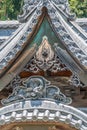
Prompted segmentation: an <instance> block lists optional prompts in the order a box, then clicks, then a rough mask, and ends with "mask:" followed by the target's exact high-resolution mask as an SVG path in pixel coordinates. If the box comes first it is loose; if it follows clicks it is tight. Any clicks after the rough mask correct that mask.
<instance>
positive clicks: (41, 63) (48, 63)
mask: <svg viewBox="0 0 87 130" xmlns="http://www.w3.org/2000/svg"><path fill="white" fill-rule="evenodd" d="M24 70H25V71H30V72H33V73H37V72H39V71H40V70H43V71H47V70H49V71H51V72H54V73H56V72H58V71H64V70H68V68H67V67H66V66H65V65H64V64H63V63H62V61H61V60H60V59H59V58H58V56H57V55H56V54H55V53H54V51H53V50H52V48H51V45H50V44H49V42H48V38H47V37H46V36H44V37H43V40H42V43H41V45H40V47H39V49H38V51H37V53H36V55H35V56H34V57H33V59H32V60H31V61H30V62H29V63H28V64H27V65H26V67H25V68H24Z"/></svg>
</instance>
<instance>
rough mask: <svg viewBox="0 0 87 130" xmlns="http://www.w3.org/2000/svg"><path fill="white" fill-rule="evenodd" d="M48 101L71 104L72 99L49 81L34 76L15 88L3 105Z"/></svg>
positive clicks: (3, 101)
mask: <svg viewBox="0 0 87 130" xmlns="http://www.w3.org/2000/svg"><path fill="white" fill-rule="evenodd" d="M36 99H40V100H41V99H47V100H52V101H55V102H56V103H64V104H70V103H71V102H72V100H71V98H67V97H66V96H65V95H64V94H63V93H61V92H60V89H59V88H58V87H56V86H53V85H51V84H50V82H49V81H48V80H46V79H45V78H43V77H41V76H32V77H30V78H28V79H27V80H25V81H23V83H22V85H21V86H17V87H16V88H14V90H13V93H12V94H11V95H10V96H9V97H8V98H7V99H3V100H2V104H3V105H7V104H11V103H14V102H17V101H25V100H36Z"/></svg>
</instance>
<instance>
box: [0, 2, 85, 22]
mask: <svg viewBox="0 0 87 130" xmlns="http://www.w3.org/2000/svg"><path fill="white" fill-rule="evenodd" d="M23 1H24V0H2V1H0V19H2V20H5V19H17V15H18V14H19V13H20V12H21V9H22V8H21V7H22V5H23ZM69 3H70V7H71V11H72V12H75V13H76V15H77V17H87V0H69Z"/></svg>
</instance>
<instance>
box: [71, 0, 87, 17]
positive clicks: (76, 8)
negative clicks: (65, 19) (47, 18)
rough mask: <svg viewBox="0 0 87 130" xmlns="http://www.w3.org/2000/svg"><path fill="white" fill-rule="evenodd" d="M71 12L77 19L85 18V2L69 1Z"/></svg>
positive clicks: (86, 8)
mask: <svg viewBox="0 0 87 130" xmlns="http://www.w3.org/2000/svg"><path fill="white" fill-rule="evenodd" d="M69 2H70V7H71V10H72V12H75V13H76V16H77V17H87V0H69Z"/></svg>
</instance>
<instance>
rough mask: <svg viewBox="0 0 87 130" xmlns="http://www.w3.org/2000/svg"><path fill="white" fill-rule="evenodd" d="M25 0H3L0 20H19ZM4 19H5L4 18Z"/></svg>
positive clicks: (0, 8) (0, 5)
mask: <svg viewBox="0 0 87 130" xmlns="http://www.w3.org/2000/svg"><path fill="white" fill-rule="evenodd" d="M22 5H23V0H3V1H1V2H0V19H2V20H3V19H17V15H18V14H19V13H20V11H21V7H22ZM3 17H4V18H3Z"/></svg>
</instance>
